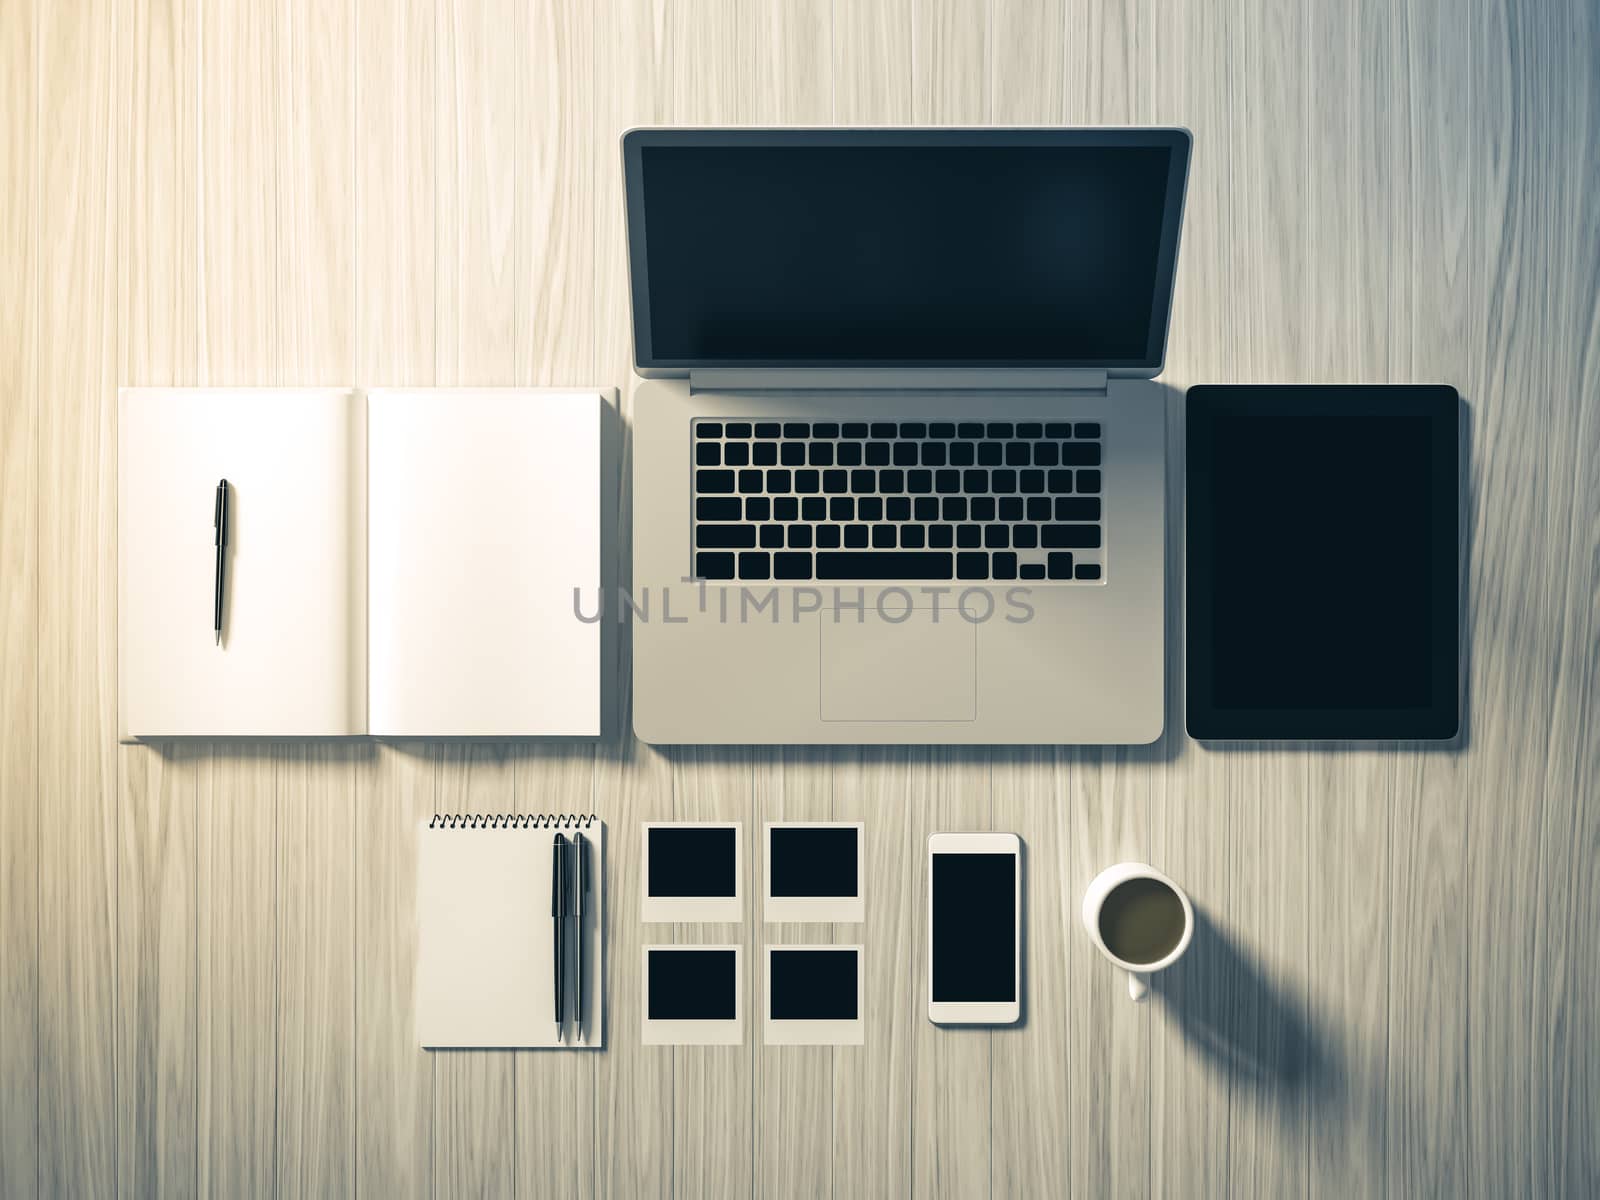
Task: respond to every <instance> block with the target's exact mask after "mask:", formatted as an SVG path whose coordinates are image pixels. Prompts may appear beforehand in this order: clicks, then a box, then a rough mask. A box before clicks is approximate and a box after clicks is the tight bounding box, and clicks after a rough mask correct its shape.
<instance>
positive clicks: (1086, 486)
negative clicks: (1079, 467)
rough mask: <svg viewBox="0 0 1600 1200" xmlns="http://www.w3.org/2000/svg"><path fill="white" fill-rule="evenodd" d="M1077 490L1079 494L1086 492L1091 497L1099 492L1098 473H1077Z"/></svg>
mask: <svg viewBox="0 0 1600 1200" xmlns="http://www.w3.org/2000/svg"><path fill="white" fill-rule="evenodd" d="M1078 490H1079V491H1080V492H1088V493H1089V494H1090V495H1091V496H1092V495H1094V494H1096V493H1097V492H1099V490H1100V472H1099V471H1079V472H1078Z"/></svg>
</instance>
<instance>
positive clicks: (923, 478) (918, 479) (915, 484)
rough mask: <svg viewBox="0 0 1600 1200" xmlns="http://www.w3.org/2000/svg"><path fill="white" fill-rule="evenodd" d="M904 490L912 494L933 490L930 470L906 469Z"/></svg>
mask: <svg viewBox="0 0 1600 1200" xmlns="http://www.w3.org/2000/svg"><path fill="white" fill-rule="evenodd" d="M906 491H908V492H911V493H912V494H913V495H926V494H927V493H929V492H931V491H933V472H932V471H920V470H919V471H907V472H906Z"/></svg>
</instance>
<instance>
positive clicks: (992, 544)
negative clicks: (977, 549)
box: [983, 525, 1011, 550]
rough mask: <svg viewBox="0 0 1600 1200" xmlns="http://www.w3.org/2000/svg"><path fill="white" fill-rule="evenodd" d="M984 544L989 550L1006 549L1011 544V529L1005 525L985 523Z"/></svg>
mask: <svg viewBox="0 0 1600 1200" xmlns="http://www.w3.org/2000/svg"><path fill="white" fill-rule="evenodd" d="M983 544H984V548H985V549H988V550H1004V549H1006V548H1007V547H1009V546H1010V545H1011V530H1010V529H1008V528H1007V527H1006V526H1004V525H985V526H984V527H983Z"/></svg>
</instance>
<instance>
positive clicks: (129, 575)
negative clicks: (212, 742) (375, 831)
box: [117, 388, 366, 738]
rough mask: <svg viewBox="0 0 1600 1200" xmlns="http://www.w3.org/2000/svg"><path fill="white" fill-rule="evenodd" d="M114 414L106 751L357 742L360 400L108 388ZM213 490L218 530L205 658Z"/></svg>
mask: <svg viewBox="0 0 1600 1200" xmlns="http://www.w3.org/2000/svg"><path fill="white" fill-rule="evenodd" d="M118 405H119V407H118V415H119V425H118V441H119V447H118V467H117V538H118V559H119V573H120V587H119V590H118V622H119V627H120V635H119V638H118V654H119V660H120V670H119V673H118V677H119V688H120V691H121V704H120V705H119V712H120V716H119V725H120V727H121V731H122V733H123V735H124V736H127V737H146V738H155V737H176V736H187V735H196V736H215V737H228V736H246V737H249V736H254V737H268V736H271V737H295V736H300V737H317V736H323V737H336V736H348V735H353V734H363V733H365V732H366V628H365V622H366V594H365V584H366V570H365V559H366V556H365V529H366V518H365V512H364V508H365V499H366V487H365V484H366V478H365V467H366V455H365V440H364V424H365V421H364V406H363V404H362V402H361V398H360V397H359V396H358V395H357V394H356V393H355V392H352V391H348V390H344V389H332V388H126V389H124V390H123V391H122V392H121V394H120V396H119V401H118ZM221 478H226V479H227V480H228V484H229V489H230V491H229V507H230V521H229V535H228V548H227V556H226V603H225V605H224V609H223V642H222V646H221V647H220V648H219V647H218V646H217V645H216V642H215V636H214V634H213V633H212V590H213V580H214V574H215V570H216V548H215V545H214V544H213V531H212V517H213V512H214V500H215V496H216V489H217V481H218V479H221Z"/></svg>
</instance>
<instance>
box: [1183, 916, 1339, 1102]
mask: <svg viewBox="0 0 1600 1200" xmlns="http://www.w3.org/2000/svg"><path fill="white" fill-rule="evenodd" d="M1151 991H1152V993H1153V998H1154V1000H1155V1002H1156V1004H1158V1005H1159V1006H1160V1008H1161V1010H1162V1011H1163V1013H1164V1014H1165V1016H1166V1018H1167V1019H1168V1020H1170V1021H1172V1022H1174V1023H1175V1024H1176V1025H1177V1026H1178V1027H1179V1028H1180V1030H1181V1031H1182V1033H1183V1036H1184V1039H1185V1041H1186V1042H1187V1043H1188V1044H1189V1045H1190V1046H1191V1047H1192V1048H1193V1049H1194V1050H1195V1051H1197V1052H1198V1053H1199V1054H1200V1055H1201V1056H1202V1058H1203V1059H1204V1061H1205V1064H1206V1066H1207V1067H1208V1068H1210V1069H1212V1070H1214V1071H1216V1072H1218V1073H1219V1074H1223V1075H1226V1076H1228V1077H1229V1079H1230V1081H1231V1083H1232V1084H1233V1086H1234V1090H1235V1094H1236V1095H1238V1094H1240V1093H1253V1094H1254V1097H1255V1098H1256V1100H1258V1101H1259V1102H1261V1103H1264V1104H1267V1105H1269V1106H1270V1107H1271V1108H1272V1109H1273V1110H1274V1111H1276V1112H1278V1113H1279V1114H1280V1116H1281V1118H1282V1119H1283V1120H1284V1121H1285V1122H1286V1123H1289V1124H1297V1123H1299V1122H1300V1121H1314V1122H1316V1123H1318V1124H1319V1125H1321V1126H1323V1127H1324V1129H1336V1128H1338V1127H1341V1126H1343V1125H1344V1123H1345V1120H1346V1117H1347V1115H1348V1112H1349V1109H1350V1104H1349V1097H1348V1095H1347V1071H1346V1063H1345V1062H1344V1056H1343V1054H1342V1051H1341V1047H1340V1046H1339V1044H1338V1042H1337V1039H1336V1037H1335V1036H1334V1035H1330V1034H1327V1033H1322V1032H1319V1031H1318V1030H1316V1029H1314V1028H1312V1026H1311V1025H1310V1023H1309V1021H1308V1020H1307V1017H1306V1006H1305V1002H1304V1000H1303V999H1301V998H1300V997H1299V996H1296V995H1292V994H1290V993H1288V992H1287V991H1285V990H1284V989H1282V988H1280V987H1279V986H1278V985H1277V984H1275V983H1274V982H1273V981H1272V980H1271V979H1270V978H1269V977H1268V975H1267V974H1266V972H1265V970H1264V969H1263V968H1262V966H1261V965H1260V964H1259V963H1258V962H1256V961H1255V959H1254V958H1253V957H1252V956H1251V955H1250V952H1249V951H1248V950H1246V949H1245V948H1244V947H1242V946H1239V945H1237V944H1236V943H1234V942H1233V941H1232V940H1230V939H1229V938H1228V936H1227V935H1226V934H1224V933H1223V932H1222V931H1221V930H1220V929H1219V928H1217V926H1216V925H1214V924H1213V923H1212V922H1211V921H1210V919H1209V918H1207V916H1206V915H1205V914H1204V913H1203V912H1201V911H1199V910H1198V909H1197V910H1196V911H1195V930H1194V940H1193V941H1192V942H1191V943H1190V945H1189V950H1188V952H1187V953H1186V954H1185V955H1184V956H1183V958H1182V959H1180V960H1179V961H1178V962H1177V963H1176V964H1175V965H1173V966H1172V967H1171V968H1170V969H1168V970H1166V971H1163V972H1160V973H1158V974H1156V975H1154V976H1152V978H1151Z"/></svg>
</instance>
